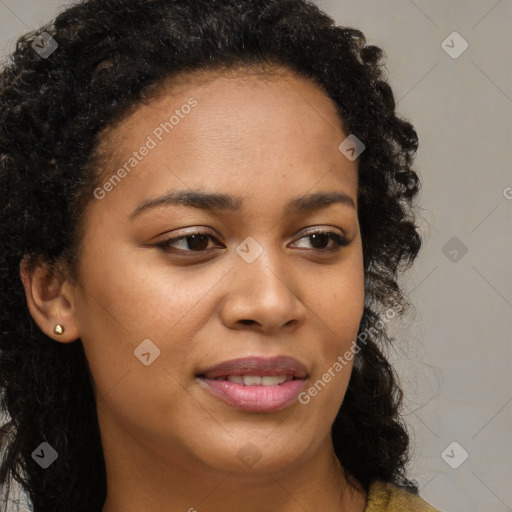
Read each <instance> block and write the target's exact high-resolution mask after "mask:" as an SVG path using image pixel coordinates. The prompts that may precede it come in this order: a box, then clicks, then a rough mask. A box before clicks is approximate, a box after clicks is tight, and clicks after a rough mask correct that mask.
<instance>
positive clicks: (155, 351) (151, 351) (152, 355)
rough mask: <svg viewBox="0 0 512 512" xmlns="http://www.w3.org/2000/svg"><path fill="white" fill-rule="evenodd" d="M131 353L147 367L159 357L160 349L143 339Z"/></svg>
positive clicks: (148, 340)
mask: <svg viewBox="0 0 512 512" xmlns="http://www.w3.org/2000/svg"><path fill="white" fill-rule="evenodd" d="M133 353H134V354H135V357H136V358H137V359H138V360H139V361H140V362H141V363H142V364H143V365H144V366H149V365H150V364H153V362H154V361H155V359H156V358H157V357H158V356H160V349H159V348H158V347H157V346H156V345H155V344H154V343H153V342H152V341H151V340H150V339H145V340H143V341H142V342H141V343H139V345H138V346H137V347H136V348H135V350H134V351H133Z"/></svg>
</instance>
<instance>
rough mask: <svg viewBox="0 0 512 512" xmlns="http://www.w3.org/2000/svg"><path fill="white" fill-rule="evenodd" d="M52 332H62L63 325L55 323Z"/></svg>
mask: <svg viewBox="0 0 512 512" xmlns="http://www.w3.org/2000/svg"><path fill="white" fill-rule="evenodd" d="M53 332H54V333H55V334H63V333H64V326H63V325H61V324H57V325H56V326H55V329H53Z"/></svg>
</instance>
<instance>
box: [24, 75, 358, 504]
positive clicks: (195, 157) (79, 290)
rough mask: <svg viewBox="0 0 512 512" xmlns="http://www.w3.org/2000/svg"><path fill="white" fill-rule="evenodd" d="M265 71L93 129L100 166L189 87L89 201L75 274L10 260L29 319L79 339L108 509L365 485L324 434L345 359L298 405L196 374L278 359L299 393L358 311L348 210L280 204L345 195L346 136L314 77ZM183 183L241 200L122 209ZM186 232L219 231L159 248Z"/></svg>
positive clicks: (349, 338) (323, 500) (288, 496)
mask: <svg viewBox="0 0 512 512" xmlns="http://www.w3.org/2000/svg"><path fill="white" fill-rule="evenodd" d="M274 71H275V73H274V74H272V75H270V74H269V73H267V74H266V75H265V77H264V76H262V75H258V74H257V73H252V72H250V71H249V70H241V69H239V70H236V71H235V70H233V71H232V72H227V71H226V72H223V73H221V72H216V73H215V72H212V71H210V72H206V71H204V72H201V73H199V72H196V73H192V74H190V75H182V76H181V78H180V79H179V80H177V81H176V82H174V83H173V85H172V86H171V85H170V84H165V86H163V87H162V89H161V95H160V96H159V97H158V98H157V99H155V100H153V101H152V102H150V103H149V104H148V105H146V106H141V107H139V108H138V109H137V110H136V111H135V112H133V113H132V114H131V115H130V116H129V117H128V118H126V119H124V120H123V121H122V122H121V123H120V124H119V125H118V126H115V127H113V128H111V129H109V130H107V131H106V132H105V133H104V134H103V135H102V139H101V149H102V151H104V153H105V155H110V156H111V165H109V166H106V167H105V169H103V171H104V176H105V179H108V178H109V177H110V176H111V175H112V173H113V172H115V170H116V169H118V168H119V167H120V166H122V164H123V163H125V162H126V161H127V160H128V159H129V158H130V156H132V153H133V151H137V150H138V149H139V148H140V146H141V145H142V144H144V142H145V141H146V139H147V137H148V135H151V134H152V132H153V130H154V129H155V127H157V126H158V125H159V124H160V123H162V122H164V121H165V120H167V119H168V118H169V116H170V115H171V114H172V112H173V111H174V110H175V109H179V108H180V107H182V105H184V104H186V103H187V101H188V100H189V98H191V97H194V98H195V99H196V100H197V102H198V104H197V106H196V107H194V108H193V109H191V112H190V113H189V114H188V115H187V116H185V117H184V118H183V119H180V122H179V124H177V125H176V126H175V127H174V129H173V130H172V132H170V133H169V134H164V136H163V139H162V141H161V142H158V144H157V146H156V147H155V148H154V149H152V150H151V151H150V152H149V154H148V155H147V156H145V157H144V158H143V159H142V160H141V161H140V162H139V163H138V164H137V166H136V167H135V168H134V169H133V170H132V171H131V172H130V173H129V174H127V175H126V176H125V177H124V178H123V179H122V181H121V182H120V183H118V184H117V185H116V186H115V187H114V188H113V189H112V190H110V191H109V192H108V193H107V194H106V195H105V197H104V198H103V199H95V198H91V202H90V204H89V206H88V208H87V212H86V218H85V230H84V243H83V246H82V252H81V255H80V260H79V275H78V279H77V281H76V282H75V281H73V280H72V279H71V278H70V277H69V276H68V275H67V274H66V271H65V269H63V270H62V272H53V273H52V272H50V271H49V269H48V268H47V267H46V266H44V265H40V266H37V267H36V268H34V269H31V270H29V269H28V268H27V267H25V265H24V264H22V265H21V277H22V280H23V284H24V287H25V292H26V296H27V303H28V306H29V309H30V312H31V314H32V316H33V317H34V319H35V320H36V322H37V323H38V325H39V326H40V328H41V329H42V330H43V331H44V332H45V333H46V334H47V335H48V336H50V337H52V338H53V339H55V340H57V341H59V342H62V343H69V342H72V341H74V340H77V339H78V338H80V339H81V341H82V343H83V345H84V348H85V352H86V356H87V359H88V362H89V366H90V369H91V372H92V376H93V380H94V389H95V393H96V397H97V409H98V417H99V424H100V429H101V434H102V444H103V450H104V456H105V464H106V469H107V485H108V495H107V500H106V502H105V505H104V507H103V512H121V511H122V512H135V511H137V512H140V511H144V510H148V511H149V510H151V511H154V512H164V511H165V512H175V511H176V512H177V511H186V510H194V509H195V510H197V511H199V512H202V511H205V512H206V511H211V512H214V511H218V510H224V511H227V512H229V511H235V510H236V511H239V510H244V512H252V511H258V512H261V511H268V512H270V511H273V512H276V511H278V512H291V511H297V510H305V511H313V510H339V511H347V512H362V511H363V510H364V507H365V502H366V495H365V492H364V490H363V488H362V486H361V485H360V484H359V483H358V482H356V481H354V482H351V483H350V484H349V482H347V480H346V479H345V478H344V477H343V473H342V472H341V465H340V463H339V461H338V459H337V458H336V457H335V455H334V450H333V446H332V441H331V437H330V428H331V425H332V423H333V421H334V418H335V416H336V413H337V412H338V410H339V407H340V406H341V403H342V401H343V398H344V396H345V392H346V389H347V385H348V381H349V378H350V373H351V371H352V361H349V363H348V364H347V365H346V366H345V367H344V369H343V370H342V371H340V372H338V373H336V374H335V375H336V376H335V377H334V378H332V379H331V381H330V382H329V383H328V384H327V385H326V386H325V388H324V389H322V391H321V392H319V393H318V394H317V396H315V397H314V398H312V399H311V401H310V402H309V403H308V404H306V405H304V404H301V403H299V402H298V401H296V402H295V403H293V404H292V405H291V406H289V407H287V408H285V409H283V410H281V411H277V412H271V413H270V412H266V413H251V412H244V411H241V410H238V409H235V408H234V407H232V406H231V405H229V404H226V403H225V402H223V401H221V400H220V399H218V398H217V397H215V396H214V395H212V394H211V393H210V392H209V391H208V390H207V389H205V388H204V387H203V386H201V385H200V383H199V382H198V380H197V378H196V374H197V373H198V372H199V371H200V370H204V369H205V368H208V367H211V366H212V365H214V364H217V363H220V362H222V361H225V360H229V359H233V358H238V357H245V356H251V355H253V356H254V355H259V356H267V357H271V356H276V355H287V356H292V357H294V358H296V359H298V360H299V361H301V362H302V363H304V364H305V365H306V367H307V369H308V373H309V382H308V383H307V384H306V387H305V389H308V387H309V386H310V385H311V383H314V382H316V381H317V380H318V379H319V378H321V376H322V375H323V374H324V373H325V372H326V371H327V370H328V369H329V368H330V367H332V366H333V364H334V363H335V361H336V360H337V357H338V356H340V355H342V354H344V353H345V352H346V351H347V350H349V349H350V348H351V344H352V342H353V340H354V339H355V338H356V336H357V332H358V327H359V323H360V321H361V317H362V314H363V307H364V273H363V254H362V244H361V236H360V229H359V223H358V217H357V210H356V208H352V207H350V206H349V205H347V204H342V203H335V204H331V205H329V206H327V207H324V208H322V209H319V210H316V211H312V212H307V213H305V214H302V215H295V214H285V213H284V210H283V209H284V205H285V203H286V202H287V201H288V200H289V199H291V198H293V197H296V196H299V195H307V194H311V193H314V192H320V191H322V192H343V193H345V194H346V195H348V196H349V197H350V198H352V200H353V202H354V204H355V205H356V207H357V186H358V183H357V165H358V161H357V160H355V161H350V160H348V159H347V158H346V157H345V156H344V155H343V154H342V153H341V152H340V151H339V149H338V146H339V144H340V143H341V141H343V140H344V139H345V138H346V137H347V136H348V133H346V132H344V131H343V125H342V122H341V120H340V118H339V116H338V114H337V112H336V109H335V105H334V103H333V102H332V101H331V99H330V98H329V97H328V96H327V95H326V94H325V93H324V92H323V90H322V89H321V88H320V87H318V86H317V85H315V84H314V83H313V82H310V81H308V80H306V79H304V78H302V77H300V76H298V75H296V74H294V73H293V72H291V71H289V70H287V69H284V68H275V70H274ZM153 138H155V137H153ZM155 140H156V139H155ZM183 189H185V190H188V189H191V190H201V191H205V192H218V193H224V194H230V195H234V196H239V197H241V198H242V199H243V207H242V208H241V210H240V211H239V212H232V211H220V210H216V211H207V210H202V209H198V208H193V207H186V206H176V205H174V206H169V205H168V206H161V207H159V208H155V209H151V210H147V211H145V212H144V213H141V214H140V215H138V216H137V217H135V218H134V219H133V220H130V219H129V217H130V214H131V213H132V212H133V211H134V210H135V209H136V208H137V207H138V206H139V205H140V204H141V203H142V202H144V201H146V200H148V199H153V198H156V197H159V196H161V195H163V194H164V193H167V192H171V191H175V190H183ZM312 228H314V229H315V230H321V229H324V230H328V231H332V232H334V233H337V234H345V235H346V237H347V238H348V239H349V240H350V241H351V243H350V245H348V246H347V247H341V248H339V249H338V250H337V251H334V252H328V251H325V248H327V249H328V248H331V247H335V243H334V241H333V240H332V239H329V238H326V239H324V241H320V242H319V243H318V242H317V245H315V242H314V241H313V240H312V239H311V238H309V237H307V236H306V234H311V230H312ZM196 230H199V231H201V232H205V233H207V234H210V235H212V236H213V237H214V238H213V239H208V238H206V241H205V242H204V245H202V246H201V248H203V247H206V252H207V254H206V255H205V254H203V255H202V256H201V255H197V253H194V252H193V251H194V247H197V246H194V245H190V239H188V241H189V245H187V240H182V241H179V242H174V245H172V246H171V247H168V248H167V250H165V249H163V248H158V247H156V246H155V244H156V243H159V242H161V241H163V240H165V239H169V238H172V237H178V236H184V235H185V234H187V235H190V233H191V232H194V231H196ZM308 232H309V233H308ZM249 236H250V237H253V238H254V239H255V240H256V241H257V242H258V244H259V245H260V246H261V247H262V248H263V252H262V254H261V255H260V256H259V257H258V258H257V259H256V260H255V261H254V262H252V263H247V262H246V261H245V260H244V259H242V258H241V257H240V256H239V255H238V253H237V252H236V248H237V247H238V246H239V245H240V244H241V243H242V242H243V241H244V240H245V239H246V238H247V237H249ZM201 243H202V244H203V242H201ZM180 250H181V251H188V254H189V255H188V256H187V255H179V254H178V252H179V251H180ZM196 250H197V249H196ZM173 251H174V252H173ZM322 251H323V253H322ZM58 323H60V324H62V325H63V326H64V327H65V332H64V334H62V335H56V334H54V332H53V329H54V326H55V325H56V324H58ZM145 339H151V340H152V342H153V343H154V344H155V345H156V346H157V347H158V348H159V350H160V355H159V357H157V358H156V359H154V361H153V362H152V363H151V364H150V365H148V366H146V365H144V364H142V363H141V361H140V360H139V359H138V358H137V357H135V356H134V350H135V349H136V347H137V346H138V345H139V344H140V343H141V342H142V340H145ZM249 442H250V443H252V445H253V448H252V449H253V450H256V451H257V453H258V454H259V456H260V458H259V460H258V461H257V463H255V464H253V465H251V466H249V465H248V464H245V463H244V462H243V460H242V459H241V457H240V456H239V451H240V450H241V449H244V447H247V444H248V443H249ZM254 447H255V448H254ZM245 449H247V448H245Z"/></svg>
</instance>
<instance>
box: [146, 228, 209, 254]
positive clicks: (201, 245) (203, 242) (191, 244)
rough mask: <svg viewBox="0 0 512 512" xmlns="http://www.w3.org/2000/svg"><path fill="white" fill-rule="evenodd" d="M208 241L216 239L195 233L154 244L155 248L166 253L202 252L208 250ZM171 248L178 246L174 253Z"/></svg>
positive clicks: (205, 234)
mask: <svg viewBox="0 0 512 512" xmlns="http://www.w3.org/2000/svg"><path fill="white" fill-rule="evenodd" d="M210 240H216V239H215V238H214V237H213V236H212V235H210V234H208V233H201V232H197V233H191V234H190V235H185V236H180V237H176V238H169V239H168V240H164V241H163V242H159V243H158V244H155V247H159V248H160V249H162V250H164V251H167V252H184V253H186V252H202V251H206V250H207V249H208V243H209V241H210ZM173 246H174V247H176V246H178V247H177V249H176V250H175V251H173V250H172V248H173ZM179 246H181V247H179Z"/></svg>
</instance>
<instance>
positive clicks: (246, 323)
mask: <svg viewBox="0 0 512 512" xmlns="http://www.w3.org/2000/svg"><path fill="white" fill-rule="evenodd" d="M253 322H254V320H240V323H241V324H244V325H251V324H252V323H253Z"/></svg>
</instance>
